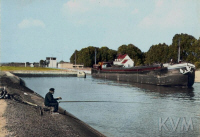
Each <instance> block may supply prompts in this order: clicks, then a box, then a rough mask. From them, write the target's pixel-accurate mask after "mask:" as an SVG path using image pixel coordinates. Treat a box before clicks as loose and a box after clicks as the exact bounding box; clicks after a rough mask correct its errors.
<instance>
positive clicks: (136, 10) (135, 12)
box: [131, 9, 139, 14]
mask: <svg viewBox="0 0 200 137" xmlns="http://www.w3.org/2000/svg"><path fill="white" fill-rule="evenodd" d="M138 12H139V10H138V9H134V10H133V11H132V12H131V14H137V13H138Z"/></svg>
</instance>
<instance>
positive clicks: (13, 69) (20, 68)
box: [0, 66, 58, 71]
mask: <svg viewBox="0 0 200 137" xmlns="http://www.w3.org/2000/svg"><path fill="white" fill-rule="evenodd" d="M0 70H1V71H20V70H22V71H52V70H58V69H52V68H42V67H13V66H0Z"/></svg>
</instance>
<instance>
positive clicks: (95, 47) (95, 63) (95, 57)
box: [94, 47, 97, 65]
mask: <svg viewBox="0 0 200 137" xmlns="http://www.w3.org/2000/svg"><path fill="white" fill-rule="evenodd" d="M96 49H97V48H96V47H95V57H94V58H95V59H94V60H95V65H96V54H97V50H96Z"/></svg>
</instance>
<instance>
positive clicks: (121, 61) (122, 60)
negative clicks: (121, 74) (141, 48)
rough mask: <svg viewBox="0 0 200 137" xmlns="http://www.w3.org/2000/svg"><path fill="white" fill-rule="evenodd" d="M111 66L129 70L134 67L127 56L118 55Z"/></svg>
mask: <svg viewBox="0 0 200 137" xmlns="http://www.w3.org/2000/svg"><path fill="white" fill-rule="evenodd" d="M113 64H114V65H119V66H123V67H126V68H129V67H133V66H134V61H133V60H132V59H131V58H130V57H129V56H128V54H124V55H119V56H118V57H117V59H115V61H113Z"/></svg>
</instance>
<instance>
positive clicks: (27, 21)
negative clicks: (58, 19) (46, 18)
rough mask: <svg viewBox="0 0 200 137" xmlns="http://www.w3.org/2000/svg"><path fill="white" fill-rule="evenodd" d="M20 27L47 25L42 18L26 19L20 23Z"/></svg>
mask: <svg viewBox="0 0 200 137" xmlns="http://www.w3.org/2000/svg"><path fill="white" fill-rule="evenodd" d="M18 27H19V28H20V29H25V28H30V27H42V28H44V27H45V24H44V22H43V21H41V20H37V19H24V20H22V22H20V23H19V24H18Z"/></svg>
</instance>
